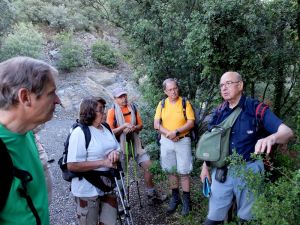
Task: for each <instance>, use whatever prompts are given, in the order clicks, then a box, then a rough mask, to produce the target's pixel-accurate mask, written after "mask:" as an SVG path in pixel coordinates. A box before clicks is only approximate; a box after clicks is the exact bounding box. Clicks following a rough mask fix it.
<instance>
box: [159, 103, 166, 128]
mask: <svg viewBox="0 0 300 225" xmlns="http://www.w3.org/2000/svg"><path fill="white" fill-rule="evenodd" d="M165 103H166V99H165V98H163V99H162V100H161V101H160V106H161V107H160V123H161V122H162V119H161V114H162V110H163V108H164V107H165Z"/></svg>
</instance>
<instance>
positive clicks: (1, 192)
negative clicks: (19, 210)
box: [0, 138, 13, 212]
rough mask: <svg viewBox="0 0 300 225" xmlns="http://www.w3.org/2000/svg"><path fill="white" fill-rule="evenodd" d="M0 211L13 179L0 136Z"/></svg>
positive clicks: (11, 167) (8, 159)
mask: <svg viewBox="0 0 300 225" xmlns="http://www.w3.org/2000/svg"><path fill="white" fill-rule="evenodd" d="M0 160H1V163H0V170H1V173H0V180H1V185H0V212H1V211H2V209H3V208H4V206H5V204H6V201H7V197H8V194H9V191H10V188H11V184H12V180H13V163H12V160H11V157H10V155H9V153H8V151H7V148H6V146H5V144H4V143H3V141H2V139H1V138H0Z"/></svg>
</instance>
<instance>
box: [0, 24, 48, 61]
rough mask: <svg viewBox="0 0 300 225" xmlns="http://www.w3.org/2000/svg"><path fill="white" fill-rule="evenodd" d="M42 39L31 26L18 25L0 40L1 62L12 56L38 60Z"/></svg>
mask: <svg viewBox="0 0 300 225" xmlns="http://www.w3.org/2000/svg"><path fill="white" fill-rule="evenodd" d="M42 44H43V37H42V34H41V33H39V32H38V31H37V30H36V29H35V27H34V26H33V25H32V24H25V23H19V24H17V25H15V26H14V27H13V30H12V32H11V33H9V34H8V35H7V36H5V37H4V38H3V40H2V46H1V50H0V58H1V60H5V59H8V58H11V57H14V56H18V55H19V56H20V55H22V56H30V57H33V58H39V57H40V56H41V54H42Z"/></svg>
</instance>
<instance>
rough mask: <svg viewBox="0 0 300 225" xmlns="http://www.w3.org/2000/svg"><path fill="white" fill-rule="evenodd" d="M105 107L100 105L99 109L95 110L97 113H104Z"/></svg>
mask: <svg viewBox="0 0 300 225" xmlns="http://www.w3.org/2000/svg"><path fill="white" fill-rule="evenodd" d="M104 111H105V107H100V108H98V109H97V110H95V112H96V113H104Z"/></svg>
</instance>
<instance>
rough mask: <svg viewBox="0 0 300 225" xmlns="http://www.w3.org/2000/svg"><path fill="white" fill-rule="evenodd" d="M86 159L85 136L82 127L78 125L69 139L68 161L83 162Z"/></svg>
mask: <svg viewBox="0 0 300 225" xmlns="http://www.w3.org/2000/svg"><path fill="white" fill-rule="evenodd" d="M85 160H86V148H85V137H84V133H83V131H82V130H81V128H80V127H76V128H75V129H74V130H73V132H72V134H71V136H70V139H69V147H68V158H67V162H82V161H85Z"/></svg>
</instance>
